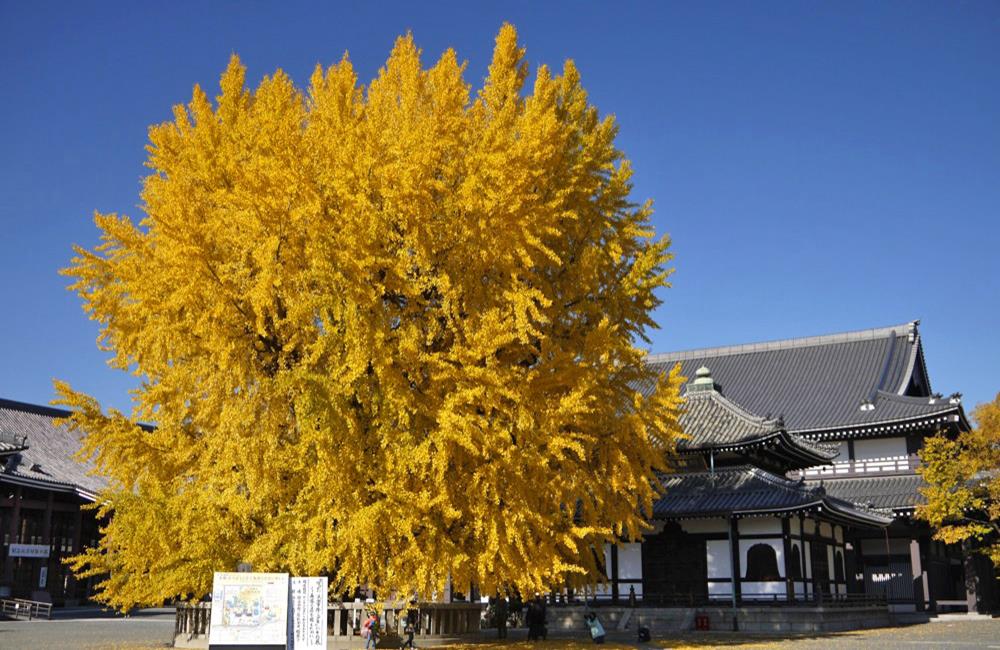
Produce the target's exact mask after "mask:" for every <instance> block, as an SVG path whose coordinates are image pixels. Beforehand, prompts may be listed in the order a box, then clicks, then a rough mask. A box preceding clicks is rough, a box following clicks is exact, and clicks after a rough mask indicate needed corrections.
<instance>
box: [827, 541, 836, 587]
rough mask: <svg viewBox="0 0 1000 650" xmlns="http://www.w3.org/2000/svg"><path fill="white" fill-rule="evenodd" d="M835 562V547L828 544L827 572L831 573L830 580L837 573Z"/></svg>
mask: <svg viewBox="0 0 1000 650" xmlns="http://www.w3.org/2000/svg"><path fill="white" fill-rule="evenodd" d="M833 562H834V555H833V547H832V546H829V545H827V547H826V569H827V573H829V574H830V580H833V577H834V576H835V575H836V573H835V571H836V566H835V565H834V563H833Z"/></svg>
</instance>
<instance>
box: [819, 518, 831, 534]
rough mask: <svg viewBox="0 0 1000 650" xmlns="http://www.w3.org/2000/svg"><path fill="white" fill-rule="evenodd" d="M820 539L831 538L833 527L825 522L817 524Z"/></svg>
mask: <svg viewBox="0 0 1000 650" xmlns="http://www.w3.org/2000/svg"><path fill="white" fill-rule="evenodd" d="M819 534H820V537H833V526H831V525H830V524H829V523H827V522H825V521H821V522H819Z"/></svg>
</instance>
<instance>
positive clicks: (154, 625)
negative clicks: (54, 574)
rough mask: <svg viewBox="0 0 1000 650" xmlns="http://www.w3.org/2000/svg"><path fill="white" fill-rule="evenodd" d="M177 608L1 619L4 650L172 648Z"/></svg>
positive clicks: (79, 609)
mask: <svg viewBox="0 0 1000 650" xmlns="http://www.w3.org/2000/svg"><path fill="white" fill-rule="evenodd" d="M173 640H174V609H173V607H163V608H155V609H143V610H138V611H136V612H134V613H133V614H132V615H131V616H127V617H125V616H121V615H119V614H115V613H114V612H108V611H104V610H101V609H98V608H95V607H75V608H71V609H53V610H52V620H51V621H46V620H34V621H25V620H17V621H7V620H2V619H0V648H2V649H3V650H98V649H104V648H108V649H111V648H116V649H117V648H121V649H125V648H130V647H137V648H143V649H145V648H158V647H161V648H163V647H170V646H171V644H172V643H173Z"/></svg>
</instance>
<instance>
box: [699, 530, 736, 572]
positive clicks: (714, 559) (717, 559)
mask: <svg viewBox="0 0 1000 650" xmlns="http://www.w3.org/2000/svg"><path fill="white" fill-rule="evenodd" d="M705 560H706V561H707V563H708V577H709V578H732V577H733V574H732V567H731V566H730V565H731V564H732V560H731V558H730V557H729V540H728V539H710V540H707V541H706V542H705Z"/></svg>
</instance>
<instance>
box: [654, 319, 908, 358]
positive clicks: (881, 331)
mask: <svg viewBox="0 0 1000 650" xmlns="http://www.w3.org/2000/svg"><path fill="white" fill-rule="evenodd" d="M919 323H920V321H919V320H913V321H909V322H907V323H902V324H900V325H892V326H889V327H879V328H874V329H866V330H856V331H852V332H841V333H837V334H823V335H820V336H806V337H802V338H791V339H779V340H776V341H764V342H761V343H743V344H739V345H727V346H722V347H716V348H697V349H693V350H681V351H678V352H661V353H655V354H653V353H651V354H648V355H646V361H647V362H648V363H669V362H672V361H684V360H685V359H700V358H702V357H721V356H727V355H732V354H748V353H751V352H765V351H768V350H789V349H793V348H806V347H813V346H817V345H830V344H834V343H850V342H852V341H871V340H875V339H882V338H886V337H887V336H891V335H896V336H900V335H903V334H908V333H910V332H916V328H917V325H918V324H919Z"/></svg>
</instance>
